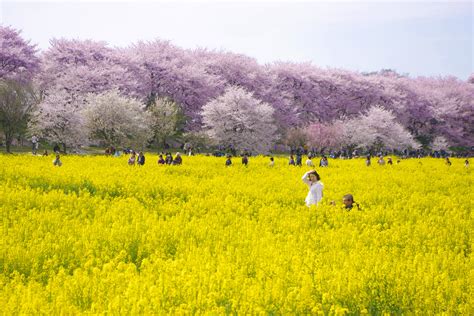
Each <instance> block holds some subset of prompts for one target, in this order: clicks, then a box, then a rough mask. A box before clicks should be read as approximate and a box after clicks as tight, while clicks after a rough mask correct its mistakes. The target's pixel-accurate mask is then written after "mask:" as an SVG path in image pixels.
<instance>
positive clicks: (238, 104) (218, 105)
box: [202, 87, 277, 153]
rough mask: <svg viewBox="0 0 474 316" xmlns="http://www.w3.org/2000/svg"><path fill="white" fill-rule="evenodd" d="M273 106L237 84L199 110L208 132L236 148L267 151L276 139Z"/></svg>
mask: <svg viewBox="0 0 474 316" xmlns="http://www.w3.org/2000/svg"><path fill="white" fill-rule="evenodd" d="M273 111H274V110H273V108H272V107H271V106H270V105H268V104H266V103H263V102H261V101H259V100H258V99H256V98H254V97H253V95H252V93H250V92H247V91H245V90H244V89H242V88H238V87H229V88H227V90H226V92H225V93H224V94H223V95H221V96H219V97H218V98H216V99H215V100H212V101H211V102H209V103H207V104H206V105H205V106H204V107H203V110H202V117H203V121H204V124H205V126H206V127H207V128H208V129H209V130H208V133H209V136H210V137H211V138H213V139H215V140H216V141H217V142H219V143H220V144H225V145H233V147H234V148H236V149H238V150H251V151H254V152H258V153H266V152H268V151H269V149H270V148H271V146H272V145H273V144H274V142H275V141H276V139H277V134H276V126H275V124H274V119H273Z"/></svg>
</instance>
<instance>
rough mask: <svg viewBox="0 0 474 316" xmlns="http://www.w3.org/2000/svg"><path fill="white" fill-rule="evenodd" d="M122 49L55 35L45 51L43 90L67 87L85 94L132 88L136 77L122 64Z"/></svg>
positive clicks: (40, 79)
mask: <svg viewBox="0 0 474 316" xmlns="http://www.w3.org/2000/svg"><path fill="white" fill-rule="evenodd" d="M119 61H120V58H119V56H118V53H117V52H116V51H115V50H113V49H111V48H109V47H107V44H106V43H105V42H96V41H91V40H66V39H53V40H51V46H50V47H49V49H48V50H47V51H46V52H44V53H43V54H42V71H41V73H40V75H39V76H38V79H37V81H38V86H39V87H40V89H41V90H43V91H45V90H49V89H63V90H65V91H67V92H70V93H73V94H76V95H82V96H84V98H85V96H86V95H87V94H88V93H101V92H104V91H108V90H111V89H115V88H117V89H120V90H123V91H124V92H129V86H130V85H131V83H133V80H134V79H133V78H132V77H131V75H130V74H129V73H128V72H127V70H126V69H125V68H124V67H123V66H122V65H121V64H120V62H119Z"/></svg>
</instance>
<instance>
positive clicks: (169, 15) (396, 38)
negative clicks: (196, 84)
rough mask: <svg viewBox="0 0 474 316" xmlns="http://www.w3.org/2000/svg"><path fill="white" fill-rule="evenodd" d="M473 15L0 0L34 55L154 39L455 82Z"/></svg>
mask: <svg viewBox="0 0 474 316" xmlns="http://www.w3.org/2000/svg"><path fill="white" fill-rule="evenodd" d="M473 15H474V8H473V1H437V2H432V1H427V0H420V1H417V2H413V1H408V0H399V1H382V0H379V1H375V0H368V1H367V0H366V1H350V0H346V1H316V0H314V1H309V0H306V1H299V2H298V1H284V0H279V1H271V0H257V1H247V0H245V1H239V2H236V1H231V0H221V1H201V0H194V1H191V0H175V1H166V0H158V1H153V2H152V1H146V0H142V1H140V0H139V1H133V2H132V1H123V0H119V1H110V0H109V1H108V0H103V1H102V2H96V1H90V0H89V1H81V2H79V1H61V2H60V1H49V2H45V1H41V0H37V1H11V0H0V23H1V24H2V25H3V26H11V27H13V28H15V29H19V30H21V31H22V36H23V37H24V38H25V39H28V40H31V42H32V43H35V44H37V45H38V47H39V48H40V49H41V50H46V49H47V48H48V46H49V40H50V39H52V38H67V39H72V38H74V39H93V40H99V41H106V42H107V43H109V45H110V46H111V47H114V46H122V47H123V46H128V45H130V44H132V43H134V42H137V41H139V40H143V41H149V40H153V39H157V38H158V39H164V40H170V41H171V42H172V43H173V44H175V45H178V46H180V47H183V48H191V49H192V48H197V47H200V48H202V47H205V48H208V49H216V50H226V51H232V52H235V53H242V54H245V55H248V56H251V57H254V58H256V59H257V60H258V62H259V63H261V64H265V63H270V62H274V61H293V62H308V61H310V62H311V63H312V64H313V65H316V66H319V67H323V68H324V67H330V68H342V69H347V70H353V71H360V72H371V71H377V70H380V69H394V70H396V71H397V72H399V73H402V74H409V75H410V76H412V77H417V76H448V75H449V76H456V77H458V78H460V79H461V80H466V79H467V78H468V77H469V75H470V74H471V73H473V72H474V70H473V51H474V48H473V45H474V43H473V41H474V34H473V33H474V32H473V29H474V20H473Z"/></svg>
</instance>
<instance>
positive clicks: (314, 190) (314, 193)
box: [302, 170, 324, 207]
mask: <svg viewBox="0 0 474 316" xmlns="http://www.w3.org/2000/svg"><path fill="white" fill-rule="evenodd" d="M302 180H303V182H304V183H306V184H307V185H308V187H309V192H308V195H307V196H306V199H305V202H306V206H308V207H310V206H311V205H318V203H319V202H320V201H321V200H322V199H323V188H324V185H323V183H322V182H321V177H320V175H319V174H318V173H317V172H316V170H310V171H308V172H306V173H305V174H304V175H303V178H302Z"/></svg>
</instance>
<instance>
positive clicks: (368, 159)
mask: <svg viewBox="0 0 474 316" xmlns="http://www.w3.org/2000/svg"><path fill="white" fill-rule="evenodd" d="M365 165H366V166H367V167H370V155H367V158H366V159H365Z"/></svg>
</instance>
